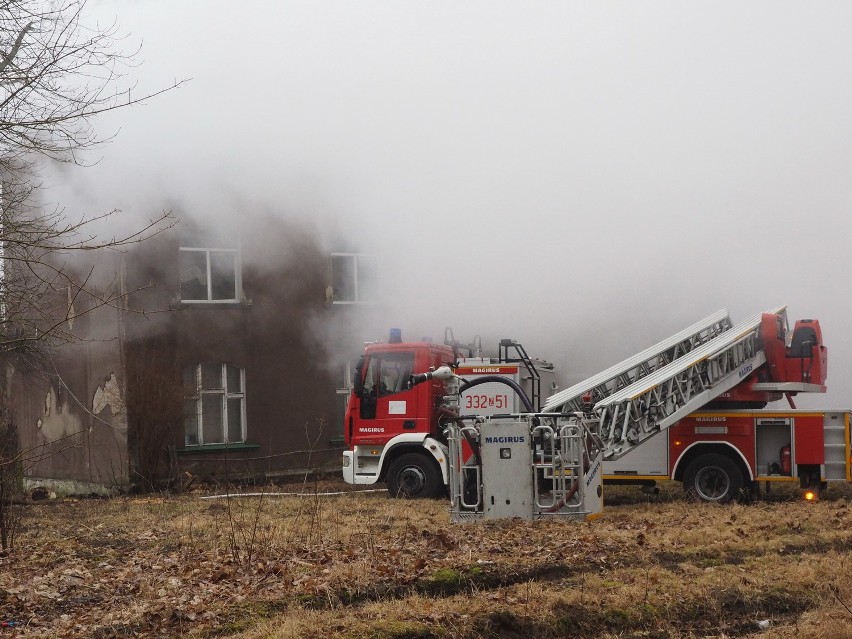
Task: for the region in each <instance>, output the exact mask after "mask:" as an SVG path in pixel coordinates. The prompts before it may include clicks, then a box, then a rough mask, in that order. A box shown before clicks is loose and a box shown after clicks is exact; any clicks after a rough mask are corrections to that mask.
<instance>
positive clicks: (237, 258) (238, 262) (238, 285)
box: [178, 246, 243, 304]
mask: <svg viewBox="0 0 852 639" xmlns="http://www.w3.org/2000/svg"><path fill="white" fill-rule="evenodd" d="M179 250H180V253H204V255H205V264H206V267H207V273H206V279H207V297H206V298H205V299H191V298H184V296H183V290H181V291H180V297H181V300H180V301H181V302H183V303H186V304H235V303H238V302H239V301H240V293H241V291H242V290H243V278H242V259H241V255H240V249H237V248H191V247H188V246H181V247H180V249H179ZM211 253H230V254H231V255H232V256H233V258H234V297H229V298H221V299H219V298H216V299H214V298H213V273H212V267H211V260H210V254H211ZM178 264H180V256H179V257H178ZM182 275H183V274H182V273H181V276H182ZM178 284H179V286H180V288H181V289H182V288H183V286H182V284H183V279H182V277H181V280H180V281H179V282H178Z"/></svg>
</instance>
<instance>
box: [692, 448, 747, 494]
mask: <svg viewBox="0 0 852 639" xmlns="http://www.w3.org/2000/svg"><path fill="white" fill-rule="evenodd" d="M743 486H744V480H743V473H742V471H741V470H740V467H739V466H738V465H737V464H736V462H734V461H733V460H732V459H731V458H730V457H725V456H724V455H718V454H716V453H708V454H706V455H701V456H700V457H696V458H695V459H693V460H692V461H691V462H690V463H689V466H687V467H686V472H684V474H683V489H684V490H685V491H686V494H687V495H689V496H690V497H691V498H692V499H696V500H698V501H704V502H710V503H716V504H727V503H729V502H730V501H732V500H734V499H736V498H738V497H740V496H741V495H742V494H743Z"/></svg>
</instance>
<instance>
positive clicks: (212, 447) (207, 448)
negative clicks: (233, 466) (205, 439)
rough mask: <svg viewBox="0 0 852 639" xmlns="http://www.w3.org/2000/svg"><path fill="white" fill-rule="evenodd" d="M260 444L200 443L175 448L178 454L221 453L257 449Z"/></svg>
mask: <svg viewBox="0 0 852 639" xmlns="http://www.w3.org/2000/svg"><path fill="white" fill-rule="evenodd" d="M257 448H260V444H246V443H239V442H238V443H233V444H199V445H198V446H185V447H183V448H177V449H175V452H176V453H177V454H178V455H195V454H197V453H221V452H222V451H223V450H255V449H257Z"/></svg>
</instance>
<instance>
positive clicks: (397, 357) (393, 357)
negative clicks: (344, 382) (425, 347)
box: [354, 351, 420, 444]
mask: <svg viewBox="0 0 852 639" xmlns="http://www.w3.org/2000/svg"><path fill="white" fill-rule="evenodd" d="M413 372H414V352H413V351H387V352H377V353H373V354H372V355H371V356H370V358H369V359H368V361H367V362H365V369H364V370H363V378H362V384H359V386H360V389H359V390H360V392H359V396H360V397H359V398H360V410H359V411H358V419H357V423H356V424H355V428H354V431H355V432H354V434H355V435H356V437H358V438H359V439H360V440H361V441H362V442H363V443H375V444H379V443H384V442H386V441H388V440H389V439H391V438H392V437H394V436H396V435H399V434H400V433H405V432H416V431H417V430H419V429H418V425H417V422H418V407H419V402H418V397H419V394H420V393H419V392H418V388H417V387H414V388H412V387H411V386H410V385H409V378H410V377H411V374H412V373H413Z"/></svg>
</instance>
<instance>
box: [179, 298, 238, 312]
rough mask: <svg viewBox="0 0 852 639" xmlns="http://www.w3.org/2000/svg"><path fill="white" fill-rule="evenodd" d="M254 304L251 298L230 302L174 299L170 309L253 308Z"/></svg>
mask: <svg viewBox="0 0 852 639" xmlns="http://www.w3.org/2000/svg"><path fill="white" fill-rule="evenodd" d="M252 306H253V304H252V301H251V300H238V301H236V302H228V301H222V300H215V301H212V302H205V301H203V300H202V301H191V300H187V301H184V300H172V302H171V304H169V310H172V311H175V310H181V309H186V308H245V309H248V308H251V307H252Z"/></svg>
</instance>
